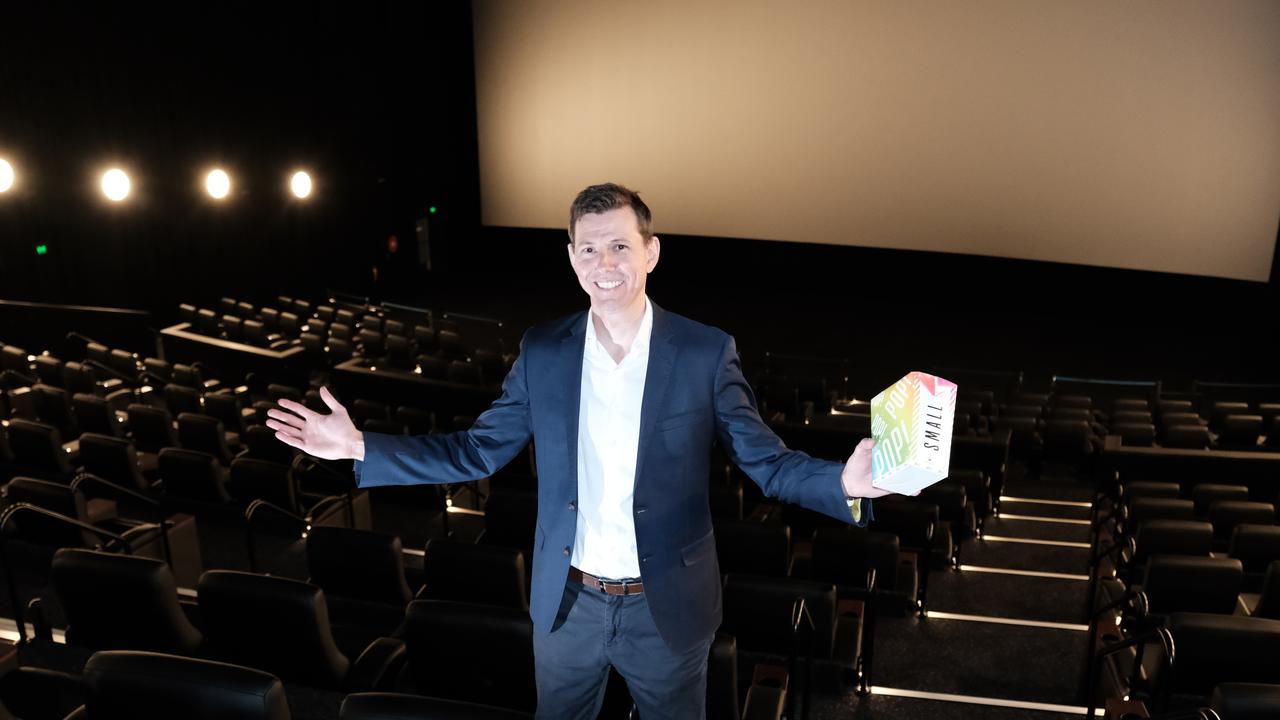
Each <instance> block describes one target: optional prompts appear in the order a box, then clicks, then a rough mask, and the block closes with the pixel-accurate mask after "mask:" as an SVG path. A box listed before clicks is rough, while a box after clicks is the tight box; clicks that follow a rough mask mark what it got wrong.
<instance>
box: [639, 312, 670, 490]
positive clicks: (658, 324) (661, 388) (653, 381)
mask: <svg viewBox="0 0 1280 720" xmlns="http://www.w3.org/2000/svg"><path fill="white" fill-rule="evenodd" d="M649 302H650V304H651V305H653V334H652V335H651V336H650V340H649V367H648V369H647V370H646V371H645V377H644V399H643V400H642V401H641V404H640V447H639V451H638V452H637V453H636V481H637V482H636V485H637V486H639V480H640V478H641V477H643V472H644V459H645V448H647V447H649V441H650V439H651V437H652V435H653V426H654V424H655V423H656V422H657V421H658V416H660V415H661V414H662V412H661V408H662V407H663V404H664V402H665V400H666V397H667V388H668V387H670V385H671V371H672V370H673V369H674V368H675V364H676V345H675V342H674V341H673V340H672V337H671V325H670V323H669V322H668V321H667V320H668V319H667V311H666V310H663V309H662V308H660V307H658V304H657V303H655V302H653V301H652V300H650V301H649ZM638 490H639V488H638V487H637V491H638Z"/></svg>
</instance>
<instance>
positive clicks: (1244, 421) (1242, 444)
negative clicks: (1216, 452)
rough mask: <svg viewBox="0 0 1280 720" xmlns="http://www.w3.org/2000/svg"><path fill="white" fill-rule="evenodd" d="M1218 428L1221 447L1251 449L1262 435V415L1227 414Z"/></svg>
mask: <svg viewBox="0 0 1280 720" xmlns="http://www.w3.org/2000/svg"><path fill="white" fill-rule="evenodd" d="M1217 430H1218V446H1219V447H1222V448H1228V449H1229V448H1241V449H1251V448H1254V447H1257V445H1258V438H1260V437H1261V436H1262V416H1261V415H1245V414H1242V415H1227V416H1226V417H1224V418H1223V419H1222V421H1221V425H1220V426H1219V427H1218V428H1217Z"/></svg>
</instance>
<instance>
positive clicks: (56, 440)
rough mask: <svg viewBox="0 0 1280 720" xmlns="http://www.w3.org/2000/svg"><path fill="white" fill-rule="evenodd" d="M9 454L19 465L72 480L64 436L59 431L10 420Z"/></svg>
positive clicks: (42, 424) (43, 425)
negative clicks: (64, 445) (64, 449)
mask: <svg viewBox="0 0 1280 720" xmlns="http://www.w3.org/2000/svg"><path fill="white" fill-rule="evenodd" d="M8 436H9V450H10V452H12V453H13V457H14V459H15V460H16V461H18V462H19V463H21V464H23V465H27V466H30V467H31V468H39V469H40V470H41V471H42V472H44V473H47V474H51V475H57V476H69V475H70V474H71V472H72V468H71V463H70V461H68V460H67V454H66V453H65V452H63V450H62V434H61V433H60V432H58V428H56V427H54V426H52V425H49V424H47V423H39V422H34V421H31V420H23V419H21V418H13V419H11V420H9V431H8Z"/></svg>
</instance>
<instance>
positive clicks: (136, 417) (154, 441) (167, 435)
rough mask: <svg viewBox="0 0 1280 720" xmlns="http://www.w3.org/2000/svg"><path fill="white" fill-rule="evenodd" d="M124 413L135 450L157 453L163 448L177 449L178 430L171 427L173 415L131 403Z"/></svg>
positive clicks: (149, 406)
mask: <svg viewBox="0 0 1280 720" xmlns="http://www.w3.org/2000/svg"><path fill="white" fill-rule="evenodd" d="M126 412H127V413H128V416H129V430H130V431H131V432H132V433H133V443H134V447H135V448H136V449H137V450H139V451H141V452H146V453H158V452H160V450H162V449H163V448H167V447H178V430H177V428H175V427H174V425H173V415H172V414H170V413H169V411H168V410H167V409H165V408H158V407H152V406H151V405H142V404H139V403H133V404H131V405H129V407H128V409H127V410H126Z"/></svg>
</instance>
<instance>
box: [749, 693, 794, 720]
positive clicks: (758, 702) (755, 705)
mask: <svg viewBox="0 0 1280 720" xmlns="http://www.w3.org/2000/svg"><path fill="white" fill-rule="evenodd" d="M786 698H787V692H786V691H785V690H783V689H781V688H776V687H768V686H766V685H752V686H751V687H749V688H747V701H746V703H744V704H743V708H742V720H780V718H781V717H782V710H783V708H784V706H785V705H786Z"/></svg>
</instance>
